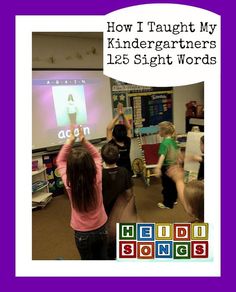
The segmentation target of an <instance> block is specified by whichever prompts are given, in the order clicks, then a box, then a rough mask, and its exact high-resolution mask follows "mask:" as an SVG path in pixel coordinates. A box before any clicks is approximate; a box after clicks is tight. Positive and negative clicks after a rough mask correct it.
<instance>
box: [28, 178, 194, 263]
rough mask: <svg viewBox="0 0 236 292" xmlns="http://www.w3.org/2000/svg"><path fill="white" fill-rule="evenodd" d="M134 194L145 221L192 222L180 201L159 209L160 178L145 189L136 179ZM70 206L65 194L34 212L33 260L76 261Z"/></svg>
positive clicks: (160, 199) (76, 254)
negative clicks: (168, 207) (169, 206)
mask: <svg viewBox="0 0 236 292" xmlns="http://www.w3.org/2000/svg"><path fill="white" fill-rule="evenodd" d="M134 193H135V195H136V207H137V211H138V215H139V217H140V218H142V221H143V222H160V223H161V222H163V223H173V222H189V220H190V217H189V216H188V215H187V214H186V213H185V211H184V209H183V206H182V205H181V203H178V204H177V205H175V207H174V208H173V209H160V208H158V207H157V203H158V202H161V201H162V194H161V184H160V180H158V179H156V178H152V180H151V185H150V187H148V188H145V186H144V182H143V181H142V179H141V178H136V179H134ZM69 223H70V205H69V201H68V198H67V196H66V195H61V196H57V197H55V198H53V200H52V201H51V202H50V203H49V204H48V205H47V206H46V207H45V208H44V209H41V210H35V211H33V213H32V259H33V260H55V259H64V260H77V259H80V256H79V253H78V251H77V249H76V246H75V242H74V234H73V230H72V229H71V228H70V225H69Z"/></svg>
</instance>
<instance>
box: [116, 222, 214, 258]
mask: <svg viewBox="0 0 236 292" xmlns="http://www.w3.org/2000/svg"><path fill="white" fill-rule="evenodd" d="M117 233H118V234H117V241H118V242H117V244H118V253H117V259H156V260H157V259H191V258H199V259H203V258H208V223H191V224H190V223H174V224H171V223H118V224H117Z"/></svg>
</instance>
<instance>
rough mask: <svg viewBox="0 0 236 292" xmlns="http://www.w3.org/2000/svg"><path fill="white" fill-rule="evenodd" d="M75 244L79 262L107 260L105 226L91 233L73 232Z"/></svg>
mask: <svg viewBox="0 0 236 292" xmlns="http://www.w3.org/2000/svg"><path fill="white" fill-rule="evenodd" d="M75 243H76V246H77V249H78V251H79V253H80V257H81V260H108V256H107V251H108V232H107V230H106V226H105V225H103V226H102V227H100V228H98V229H96V230H91V231H75Z"/></svg>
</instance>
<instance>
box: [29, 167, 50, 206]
mask: <svg viewBox="0 0 236 292" xmlns="http://www.w3.org/2000/svg"><path fill="white" fill-rule="evenodd" d="M51 200H52V193H50V192H49V185H48V180H47V173H46V167H45V166H42V167H41V168H40V169H38V170H35V171H32V209H33V210H34V209H36V208H44V207H45V206H46V205H47V204H48V203H49V202H50V201H51Z"/></svg>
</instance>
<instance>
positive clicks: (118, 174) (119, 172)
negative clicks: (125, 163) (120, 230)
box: [102, 166, 133, 215]
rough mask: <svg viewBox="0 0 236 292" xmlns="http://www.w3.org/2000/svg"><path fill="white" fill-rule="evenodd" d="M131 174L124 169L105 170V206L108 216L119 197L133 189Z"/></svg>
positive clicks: (103, 188)
mask: <svg viewBox="0 0 236 292" xmlns="http://www.w3.org/2000/svg"><path fill="white" fill-rule="evenodd" d="M132 186H133V184H132V178H131V174H130V173H129V171H128V170H127V169H125V168H124V167H120V166H116V167H114V168H104V169H103V171H102V193H103V204H104V207H105V210H106V213H107V215H109V214H110V212H111V210H112V208H113V206H114V204H115V202H116V199H117V197H118V196H119V195H120V194H121V193H123V192H124V191H126V190H128V189H130V188H132Z"/></svg>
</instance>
